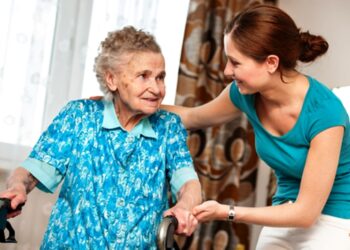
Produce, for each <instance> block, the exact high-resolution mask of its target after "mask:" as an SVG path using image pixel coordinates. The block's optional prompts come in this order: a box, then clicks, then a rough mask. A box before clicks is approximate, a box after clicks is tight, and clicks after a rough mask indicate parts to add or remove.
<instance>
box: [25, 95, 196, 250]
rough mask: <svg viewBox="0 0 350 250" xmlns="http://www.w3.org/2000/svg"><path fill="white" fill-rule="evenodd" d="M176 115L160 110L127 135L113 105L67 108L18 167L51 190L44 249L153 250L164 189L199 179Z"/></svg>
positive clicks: (163, 205)
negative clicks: (54, 195) (56, 194)
mask: <svg viewBox="0 0 350 250" xmlns="http://www.w3.org/2000/svg"><path fill="white" fill-rule="evenodd" d="M186 136H187V133H186V130H185V129H184V127H183V125H182V123H181V121H180V118H179V117H178V116H176V115H175V114H172V113H169V112H166V111H164V110H160V111H158V112H156V113H155V114H153V115H151V116H149V117H148V118H144V119H143V120H141V121H140V122H139V123H138V124H137V125H136V127H135V128H134V129H133V130H132V131H130V132H128V131H126V130H124V129H123V128H122V127H121V125H120V123H119V121H118V118H117V116H116V114H115V110H114V105H113V103H112V102H108V101H105V100H100V101H94V100H78V101H72V102H70V103H68V105H66V106H65V107H64V108H63V109H62V111H61V112H60V113H59V115H58V116H57V117H56V118H55V119H54V121H53V122H52V124H51V125H50V126H49V127H48V129H47V130H46V131H45V132H44V133H43V134H42V135H41V137H40V139H39V141H38V142H37V143H36V145H35V147H34V148H33V151H32V152H31V154H30V156H29V157H28V158H27V159H26V160H25V161H24V162H23V164H22V167H24V168H26V169H27V170H29V171H30V172H31V173H32V174H33V175H34V176H35V177H36V178H37V179H38V180H39V181H40V183H39V184H38V188H40V189H42V190H44V191H46V192H54V191H55V189H56V187H57V186H58V185H59V184H60V183H61V181H63V183H62V187H61V191H60V193H59V197H58V199H57V202H56V204H55V206H54V207H53V210H52V214H51V217H50V221H49V224H48V228H47V231H46V233H45V236H44V238H43V241H42V246H41V249H79V250H80V249H101V250H102V249H123V250H124V249H156V235H157V229H158V225H159V223H160V221H161V219H162V214H163V212H164V211H165V210H166V209H167V208H168V199H167V190H168V187H169V188H170V189H171V191H172V193H177V191H178V190H179V189H180V188H181V186H182V185H183V184H184V183H185V182H187V181H189V180H191V179H198V177H197V175H196V173H195V171H194V169H193V163H192V159H191V155H190V153H189V151H188V148H187V144H186Z"/></svg>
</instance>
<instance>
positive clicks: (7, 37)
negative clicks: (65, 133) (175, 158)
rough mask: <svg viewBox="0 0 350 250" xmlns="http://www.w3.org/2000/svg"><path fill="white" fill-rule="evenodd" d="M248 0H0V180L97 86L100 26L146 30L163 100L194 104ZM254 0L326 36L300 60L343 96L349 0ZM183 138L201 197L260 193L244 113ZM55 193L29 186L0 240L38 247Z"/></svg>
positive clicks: (263, 172)
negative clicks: (157, 52) (159, 69)
mask: <svg viewBox="0 0 350 250" xmlns="http://www.w3.org/2000/svg"><path fill="white" fill-rule="evenodd" d="M250 2H251V1H249V0H177V1H175V0H128V1H124V0H98V1H97V0H95V1H93V0H1V2H0V188H1V190H3V189H5V180H6V178H7V176H8V174H9V173H10V171H11V170H12V169H13V168H14V167H16V166H18V165H19V164H20V163H21V161H23V160H24V159H25V158H26V157H27V155H28V153H29V152H30V150H31V147H32V146H33V145H34V144H35V142H36V140H37V139H38V137H39V135H40V134H41V132H42V131H43V130H45V129H46V127H47V125H48V124H49V123H50V122H51V120H52V119H53V117H54V116H55V115H56V114H57V112H58V111H59V110H60V108H61V107H63V106H64V105H65V104H66V102H68V101H69V100H72V99H78V98H88V97H90V96H95V95H101V92H100V90H99V88H98V83H97V82H96V80H95V76H94V73H93V70H92V69H93V63H94V58H95V56H96V55H97V51H98V46H99V43H100V41H101V40H103V39H104V38H105V37H106V35H107V32H108V31H112V30H115V29H119V28H121V27H123V26H125V25H134V26H135V27H137V28H142V29H144V30H146V31H149V32H151V33H153V34H154V35H155V37H156V39H157V41H158V42H159V44H160V46H161V48H162V50H163V54H164V56H165V60H166V71H167V77H166V85H167V95H166V98H165V100H164V103H167V104H174V103H176V104H178V105H185V106H195V105H199V104H201V103H204V102H207V101H209V100H211V99H213V98H214V97H215V96H217V95H218V94H219V93H220V92H221V91H222V89H223V88H224V86H225V84H224V82H225V79H224V77H223V74H222V70H223V66H224V64H225V56H224V54H223V51H222V32H223V28H224V25H225V23H226V22H227V21H228V20H229V19H230V17H232V16H233V15H234V14H235V13H237V12H239V11H240V10H241V9H242V8H244V7H246V6H247V5H249V3H250ZM261 2H266V3H268V4H274V5H277V6H279V7H280V8H282V9H283V10H285V11H286V12H287V13H288V14H290V15H291V16H292V17H293V18H294V20H295V21H296V23H297V25H298V26H300V27H301V28H302V30H304V31H306V30H309V31H310V32H311V33H314V34H320V35H322V36H324V37H325V38H326V40H327V41H328V42H329V44H330V48H329V51H328V52H327V54H326V55H325V56H323V57H322V58H321V59H320V60H318V61H317V62H315V63H313V64H310V65H299V69H300V70H301V71H303V72H305V73H306V74H310V75H312V76H314V77H316V78H317V79H318V80H320V81H321V82H323V83H325V84H326V85H328V86H329V87H330V88H335V89H336V91H337V93H338V94H339V95H341V96H343V97H344V99H345V97H346V96H350V90H349V88H350V87H346V86H348V85H350V74H348V71H349V63H348V58H349V56H350V46H349V44H350V33H349V28H348V27H349V25H350V15H349V14H348V13H349V12H348V10H349V9H350V1H347V0H334V1H327V0H308V1H302V0H293V1H291V0H279V1H261ZM252 35H253V34H252ZM339 87H342V88H339ZM348 99H350V98H348ZM344 101H346V100H344ZM348 102H349V100H348ZM348 106H349V104H348ZM188 144H189V148H190V150H191V154H192V156H193V159H194V163H195V167H196V170H197V171H198V173H199V176H200V180H201V183H202V186H203V197H204V198H205V199H217V200H219V201H221V202H226V203H234V204H240V205H247V206H263V205H265V204H266V203H268V202H269V197H270V196H271V192H273V183H272V181H271V178H270V177H271V172H270V170H269V169H268V168H267V166H266V165H265V164H264V163H263V162H262V161H260V159H258V157H257V156H256V154H255V150H254V138H253V133H252V131H251V128H250V126H249V124H248V122H247V120H246V119H245V117H243V116H242V117H239V118H238V119H237V120H235V121H233V122H232V123H230V124H226V125H223V126H220V127H216V128H210V129H207V130H200V131H192V132H189V140H188ZM56 196H57V192H56V193H55V194H53V195H52V194H45V193H41V192H39V191H38V190H34V191H33V192H32V193H31V194H30V195H29V200H28V202H27V204H26V205H25V207H24V210H23V214H22V215H21V216H19V217H17V218H14V219H11V221H12V224H13V226H14V227H15V229H16V234H17V235H16V238H17V240H18V243H17V244H1V243H0V249H21V250H24V249H39V246H40V241H41V238H42V236H43V234H44V231H45V228H46V225H47V220H48V217H49V215H50V212H51V208H52V205H53V204H54V202H55V199H56ZM259 231H260V227H259V226H253V227H252V226H249V225H240V224H234V225H231V224H227V223H226V222H213V223H207V224H203V225H201V227H200V228H199V229H198V231H197V232H196V233H195V234H194V236H193V237H191V238H190V239H181V238H180V239H179V241H180V242H181V244H182V247H183V248H184V249H254V246H255V243H256V238H257V235H258V234H259Z"/></svg>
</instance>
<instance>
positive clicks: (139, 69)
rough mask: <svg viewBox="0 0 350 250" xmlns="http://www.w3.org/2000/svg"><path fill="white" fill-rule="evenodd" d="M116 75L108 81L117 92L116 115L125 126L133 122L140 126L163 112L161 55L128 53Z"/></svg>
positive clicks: (163, 64)
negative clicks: (159, 110)
mask: <svg viewBox="0 0 350 250" xmlns="http://www.w3.org/2000/svg"><path fill="white" fill-rule="evenodd" d="M114 72H115V73H113V74H110V75H109V77H107V78H106V80H107V82H108V87H109V88H110V90H111V91H112V92H114V104H115V107H116V112H117V114H118V117H119V119H120V123H121V124H122V125H123V126H127V125H129V122H130V120H133V122H132V124H133V125H136V124H137V122H138V121H139V120H140V119H142V118H143V117H145V116H148V115H151V114H153V113H155V112H156V111H157V110H158V109H159V107H160V104H161V102H162V101H163V99H164V96H165V84H164V79H165V62H164V57H163V55H162V54H161V53H156V52H133V53H127V54H126V55H124V56H123V57H122V60H121V62H119V63H117V65H116V68H115V70H114ZM131 127H133V126H131ZM125 128H126V127H125Z"/></svg>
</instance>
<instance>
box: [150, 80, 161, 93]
mask: <svg viewBox="0 0 350 250" xmlns="http://www.w3.org/2000/svg"><path fill="white" fill-rule="evenodd" d="M149 87H150V89H151V90H152V92H154V93H159V92H160V83H159V81H158V80H157V79H151V80H150V81H149Z"/></svg>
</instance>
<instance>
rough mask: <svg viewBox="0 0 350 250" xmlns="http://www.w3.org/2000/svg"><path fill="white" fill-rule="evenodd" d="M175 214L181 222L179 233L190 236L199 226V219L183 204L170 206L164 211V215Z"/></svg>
mask: <svg viewBox="0 0 350 250" xmlns="http://www.w3.org/2000/svg"><path fill="white" fill-rule="evenodd" d="M168 215H173V216H175V217H176V219H177V220H178V222H179V224H178V227H177V230H176V233H177V234H180V235H185V236H190V235H191V234H192V233H193V232H194V231H195V230H196V228H197V225H198V221H197V219H196V217H194V216H193V215H192V213H191V211H189V210H188V209H187V208H185V207H182V206H181V204H177V205H176V206H174V207H172V208H170V209H169V210H167V211H165V212H164V216H168Z"/></svg>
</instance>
